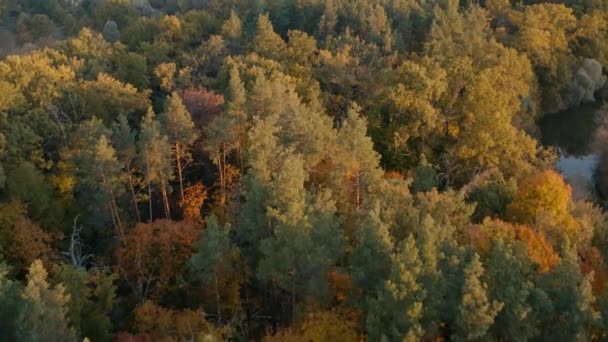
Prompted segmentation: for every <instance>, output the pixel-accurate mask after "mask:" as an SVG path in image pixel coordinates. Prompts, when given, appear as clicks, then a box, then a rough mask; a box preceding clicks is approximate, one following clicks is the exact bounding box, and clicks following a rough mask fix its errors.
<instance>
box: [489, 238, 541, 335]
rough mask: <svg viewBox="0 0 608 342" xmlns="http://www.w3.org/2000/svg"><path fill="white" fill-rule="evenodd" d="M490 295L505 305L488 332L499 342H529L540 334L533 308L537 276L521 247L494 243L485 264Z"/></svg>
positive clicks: (517, 244) (520, 245) (499, 242)
mask: <svg viewBox="0 0 608 342" xmlns="http://www.w3.org/2000/svg"><path fill="white" fill-rule="evenodd" d="M486 276H487V278H488V294H489V295H490V296H491V297H492V298H495V299H496V300H498V301H500V302H502V303H504V306H503V308H502V310H501V311H500V312H499V313H498V314H497V315H496V318H495V323H494V325H492V327H491V328H490V330H489V334H490V335H491V336H492V339H496V340H514V339H521V340H529V339H532V338H534V337H536V336H537V335H538V333H539V331H538V312H535V311H534V308H533V307H532V303H531V302H532V296H534V291H535V289H534V280H535V274H534V271H533V268H532V264H531V263H530V260H529V259H528V256H527V254H526V250H525V246H524V245H523V244H521V243H517V242H516V243H510V244H506V243H505V242H503V241H502V240H498V241H495V242H494V244H493V247H492V249H491V250H490V252H489V255H488V259H487V261H486Z"/></svg>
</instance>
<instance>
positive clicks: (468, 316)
mask: <svg viewBox="0 0 608 342" xmlns="http://www.w3.org/2000/svg"><path fill="white" fill-rule="evenodd" d="M483 272H484V269H483V266H482V264H481V261H480V260H479V255H478V254H477V253H475V255H474V256H473V259H472V260H471V262H470V263H469V265H467V267H466V268H465V269H464V285H463V287H462V302H461V303H460V307H459V308H458V316H457V317H456V335H455V337H456V338H458V339H462V340H471V339H478V338H481V337H483V336H485V335H486V334H487V333H488V330H489V329H490V327H491V326H492V324H494V319H495V318H496V315H497V314H498V312H500V310H501V309H502V308H503V303H501V302H498V301H490V299H489V298H488V294H487V286H486V284H485V283H483V282H482V279H481V277H482V275H483Z"/></svg>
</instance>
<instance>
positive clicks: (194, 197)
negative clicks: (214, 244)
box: [181, 182, 207, 223]
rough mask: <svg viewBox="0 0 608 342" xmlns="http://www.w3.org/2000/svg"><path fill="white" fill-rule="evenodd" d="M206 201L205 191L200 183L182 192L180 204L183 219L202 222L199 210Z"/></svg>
mask: <svg viewBox="0 0 608 342" xmlns="http://www.w3.org/2000/svg"><path fill="white" fill-rule="evenodd" d="M206 199H207V189H206V188H205V186H204V185H203V183H202V182H198V183H196V184H194V185H192V186H189V187H187V188H186V189H185V190H184V202H183V203H181V206H182V210H183V215H184V219H186V220H192V221H195V222H201V223H202V222H203V217H202V216H201V208H202V207H203V203H205V200H206Z"/></svg>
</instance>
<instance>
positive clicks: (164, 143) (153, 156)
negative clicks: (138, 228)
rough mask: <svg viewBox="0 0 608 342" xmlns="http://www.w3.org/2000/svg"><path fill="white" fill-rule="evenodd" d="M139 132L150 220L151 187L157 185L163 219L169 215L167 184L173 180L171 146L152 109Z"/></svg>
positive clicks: (141, 167) (139, 147) (140, 162)
mask: <svg viewBox="0 0 608 342" xmlns="http://www.w3.org/2000/svg"><path fill="white" fill-rule="evenodd" d="M140 126H141V130H140V132H139V136H138V150H139V164H140V169H141V170H142V173H143V174H144V176H145V184H146V185H147V187H148V204H149V211H150V212H149V215H150V220H152V219H153V213H152V186H153V185H159V186H160V191H161V193H162V196H163V204H164V209H165V217H169V216H170V215H171V211H170V208H169V197H168V182H169V180H171V179H172V178H173V167H172V166H171V145H170V144H169V139H168V138H167V136H165V135H163V134H162V133H161V130H160V124H159V123H158V121H156V119H155V117H154V111H153V110H152V108H151V107H150V108H148V113H147V114H146V116H145V117H143V119H142V122H141V125H140Z"/></svg>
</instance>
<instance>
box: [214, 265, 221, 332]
mask: <svg viewBox="0 0 608 342" xmlns="http://www.w3.org/2000/svg"><path fill="white" fill-rule="evenodd" d="M213 277H214V278H215V305H216V309H217V320H218V321H219V320H220V319H221V317H222V309H221V308H220V285H219V282H218V280H217V272H216V271H214V272H213Z"/></svg>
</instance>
